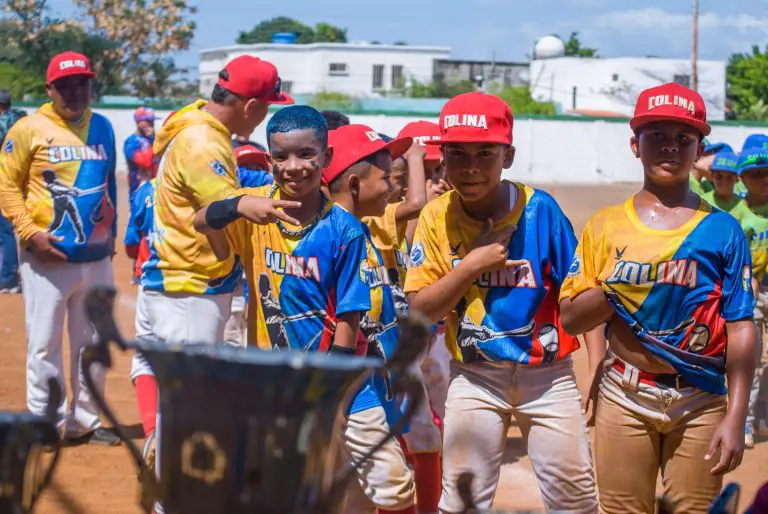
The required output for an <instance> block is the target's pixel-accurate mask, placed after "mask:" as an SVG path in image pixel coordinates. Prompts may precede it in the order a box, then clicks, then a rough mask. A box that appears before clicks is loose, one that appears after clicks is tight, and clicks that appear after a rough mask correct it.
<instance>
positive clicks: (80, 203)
mask: <svg viewBox="0 0 768 514" xmlns="http://www.w3.org/2000/svg"><path fill="white" fill-rule="evenodd" d="M1 163H2V168H1V169H0V205H2V209H3V214H4V215H5V216H6V217H7V218H8V219H10V221H11V223H13V225H14V227H15V228H16V231H17V232H18V234H19V236H20V238H21V239H22V241H24V240H28V239H29V238H31V237H32V236H33V235H34V234H36V233H37V232H41V231H48V232H50V233H51V234H53V235H55V236H60V237H63V238H64V240H63V241H62V242H60V243H53V245H54V246H55V247H56V248H57V249H59V250H60V251H61V252H62V253H64V255H66V256H67V261H69V262H92V261H97V260H101V259H103V258H105V257H108V256H110V255H111V254H112V252H113V249H114V242H115V237H116V236H117V213H116V210H115V205H116V195H117V187H116V184H115V135H114V133H113V131H112V125H111V124H110V123H109V121H108V120H107V119H106V118H105V117H104V116H101V115H99V114H95V113H93V112H91V111H90V110H88V111H86V112H85V114H84V115H83V118H82V120H80V122H78V123H70V122H68V121H66V120H65V119H63V118H62V117H60V116H59V115H58V114H57V113H56V111H55V110H54V109H53V106H52V105H51V104H50V103H48V104H45V105H43V106H42V107H40V109H38V111H37V112H36V113H34V114H32V115H30V116H25V117H23V118H21V119H20V120H19V121H18V122H17V123H16V124H15V125H14V126H13V127H12V128H11V130H10V131H9V132H8V135H7V137H6V139H5V143H4V144H3V148H2V159H1Z"/></svg>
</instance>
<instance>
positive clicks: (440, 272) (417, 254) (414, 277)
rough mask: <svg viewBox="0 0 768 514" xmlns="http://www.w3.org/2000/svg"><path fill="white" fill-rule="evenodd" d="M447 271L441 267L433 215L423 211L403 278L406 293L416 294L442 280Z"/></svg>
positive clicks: (427, 210)
mask: <svg viewBox="0 0 768 514" xmlns="http://www.w3.org/2000/svg"><path fill="white" fill-rule="evenodd" d="M448 271H449V270H447V269H446V268H445V266H442V265H441V254H440V245H439V240H438V238H437V231H436V226H435V218H434V214H433V213H432V212H431V210H430V209H423V210H422V211H421V215H420V216H419V223H418V225H417V226H416V234H415V235H414V236H413V245H412V246H411V256H410V266H409V267H408V273H407V274H406V276H405V287H404V290H405V292H406V293H416V292H418V291H421V290H422V289H424V288H425V287H427V286H430V285H432V284H434V283H435V282H437V281H438V280H440V279H441V278H443V277H444V276H445V275H446V274H447V273H448Z"/></svg>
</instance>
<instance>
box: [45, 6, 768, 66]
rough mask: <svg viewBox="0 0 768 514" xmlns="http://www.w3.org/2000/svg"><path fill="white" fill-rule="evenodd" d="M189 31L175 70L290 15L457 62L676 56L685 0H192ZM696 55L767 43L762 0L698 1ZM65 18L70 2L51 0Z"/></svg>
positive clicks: (685, 25) (767, 13)
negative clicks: (573, 46) (566, 43)
mask: <svg viewBox="0 0 768 514" xmlns="http://www.w3.org/2000/svg"><path fill="white" fill-rule="evenodd" d="M190 3H191V4H192V5H196V6H197V7H198V13H197V15H196V17H195V18H196V22H197V32H196V35H195V39H194V41H193V43H192V48H191V49H190V51H187V52H182V53H180V54H179V55H178V56H177V63H178V65H180V66H194V67H196V64H197V52H198V51H199V50H201V49H204V48H210V47H216V46H225V45H229V44H233V43H234V42H235V38H236V37H237V34H238V33H239V32H240V31H241V30H248V29H249V28H251V27H252V26H253V25H255V24H256V23H258V22H259V21H260V20H262V19H268V18H271V17H274V16H280V15H283V16H290V17H293V18H297V19H299V20H300V21H302V22H304V23H306V24H312V25H314V24H315V23H317V22H320V21H327V22H329V23H332V24H335V25H339V26H342V27H346V28H348V29H349V31H348V36H349V39H350V40H367V41H372V40H378V41H381V42H382V43H392V42H394V41H398V40H404V41H407V42H408V43H410V44H423V45H440V46H448V47H451V48H452V52H453V56H454V57H457V58H470V59H491V57H492V56H493V55H494V53H495V56H496V59H498V60H525V58H526V55H527V54H529V53H530V52H531V48H532V45H533V43H534V42H535V40H536V39H537V38H539V37H541V36H544V35H547V34H552V33H557V34H560V35H562V36H566V35H567V34H569V33H570V32H571V31H574V30H577V31H579V32H580V34H581V40H582V43H583V44H584V45H586V46H594V47H597V48H598V49H599V51H600V55H601V56H604V57H621V56H646V55H655V56H659V57H678V58H685V57H689V56H690V52H691V18H690V11H691V5H692V1H691V0H666V1H662V0H647V1H629V0H613V1H611V0H527V1H526V0H420V1H413V0H386V1H385V0H379V1H374V2H361V1H360V0H274V1H269V2H260V1H257V0H192V1H191V2H190ZM700 4H701V7H700V8H701V21H700V40H699V53H700V58H701V59H727V57H728V56H729V55H730V54H731V53H733V52H742V51H749V49H750V48H751V46H752V45H753V44H759V45H761V46H763V47H764V46H765V45H766V44H768V0H700ZM50 5H51V6H52V13H53V14H57V15H60V16H67V15H71V12H72V11H71V7H70V6H71V5H72V3H71V1H68V0H51V2H50Z"/></svg>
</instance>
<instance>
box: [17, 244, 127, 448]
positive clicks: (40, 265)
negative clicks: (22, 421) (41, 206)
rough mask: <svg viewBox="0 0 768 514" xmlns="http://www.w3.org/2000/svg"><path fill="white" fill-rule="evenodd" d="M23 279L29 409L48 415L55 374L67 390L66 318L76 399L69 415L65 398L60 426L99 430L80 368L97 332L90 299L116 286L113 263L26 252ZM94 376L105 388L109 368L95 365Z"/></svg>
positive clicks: (69, 430) (73, 431)
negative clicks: (53, 259)
mask: <svg viewBox="0 0 768 514" xmlns="http://www.w3.org/2000/svg"><path fill="white" fill-rule="evenodd" d="M21 280H22V286H23V289H24V307H25V310H26V326H27V409H29V411H30V412H32V413H33V414H38V415H42V414H44V413H45V409H46V406H47V404H48V379H49V378H51V377H55V378H56V379H57V380H58V381H59V383H60V384H61V387H62V388H63V389H62V390H63V391H66V388H64V362H63V355H62V350H61V341H62V336H63V332H64V318H65V316H66V318H67V333H68V335H69V350H70V352H69V363H70V375H69V386H70V389H71V390H72V403H71V404H70V410H69V413H67V401H66V398H64V399H63V401H62V403H61V405H59V409H58V414H59V423H60V425H59V426H60V428H62V427H63V430H64V432H65V433H66V434H67V435H68V436H73V437H76V436H79V435H83V434H87V433H89V432H91V431H93V430H95V429H97V428H98V427H99V426H100V425H101V421H100V420H99V411H98V408H97V407H96V404H95V402H94V401H93V400H92V398H91V394H90V392H89V391H88V388H87V387H86V385H85V379H84V377H83V375H82V371H81V369H80V358H81V355H82V351H83V348H84V347H85V346H86V345H88V344H91V343H93V342H94V339H95V336H96V334H95V331H94V330H93V325H92V324H91V322H90V321H89V320H88V317H87V314H86V312H85V297H86V294H87V293H88V291H89V290H90V289H91V288H93V287H96V286H112V285H113V284H114V279H113V276H112V261H111V259H109V258H105V259H102V260H100V261H96V262H87V263H67V262H58V263H48V262H42V261H40V260H39V259H37V258H36V257H35V256H34V255H33V254H32V253H31V252H28V251H23V252H21ZM91 375H92V376H93V379H94V381H95V383H96V386H97V387H99V388H100V389H101V391H103V390H104V384H105V380H106V374H105V370H104V369H103V368H102V367H101V366H97V365H95V366H94V367H93V368H92V369H91Z"/></svg>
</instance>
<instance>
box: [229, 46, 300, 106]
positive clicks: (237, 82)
mask: <svg viewBox="0 0 768 514" xmlns="http://www.w3.org/2000/svg"><path fill="white" fill-rule="evenodd" d="M218 84H219V85H220V86H221V87H223V88H224V89H226V90H227V91H229V92H231V93H234V94H236V95H238V96H240V97H241V98H243V99H250V98H255V99H257V100H261V101H262V102H265V103H268V104H281V105H287V104H292V103H294V101H293V98H291V96H290V95H288V94H286V93H283V90H282V88H283V81H282V80H281V79H280V76H279V75H278V74H277V68H275V65H274V64H272V63H271V62H267V61H262V60H261V59H259V58H258V57H253V56H250V55H241V56H240V57H235V58H234V59H232V60H231V61H229V62H228V63H227V65H226V66H225V67H224V69H223V70H221V71H220V72H219V81H218Z"/></svg>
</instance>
